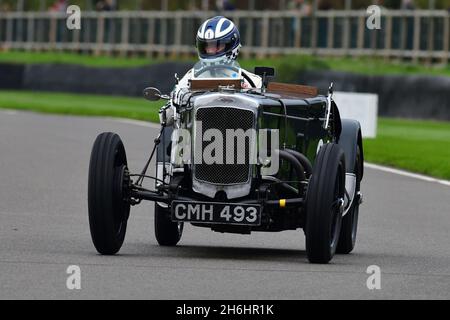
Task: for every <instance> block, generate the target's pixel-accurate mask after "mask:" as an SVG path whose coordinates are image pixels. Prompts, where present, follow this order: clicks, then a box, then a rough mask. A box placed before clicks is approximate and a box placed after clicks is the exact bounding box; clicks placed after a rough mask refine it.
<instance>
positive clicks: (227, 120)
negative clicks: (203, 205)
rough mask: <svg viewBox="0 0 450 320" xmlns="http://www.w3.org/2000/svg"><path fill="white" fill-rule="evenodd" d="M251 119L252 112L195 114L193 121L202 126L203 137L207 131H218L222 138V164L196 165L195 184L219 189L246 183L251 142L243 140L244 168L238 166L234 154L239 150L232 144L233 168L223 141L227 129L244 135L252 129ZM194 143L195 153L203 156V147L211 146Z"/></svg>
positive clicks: (208, 110) (205, 110)
mask: <svg viewBox="0 0 450 320" xmlns="http://www.w3.org/2000/svg"><path fill="white" fill-rule="evenodd" d="M254 118H255V117H254V113H253V112H252V111H250V110H243V109H238V108H233V107H209V108H200V109H198V110H197V113H196V117H195V120H196V121H201V122H202V136H203V135H204V133H205V132H206V131H207V130H209V129H217V130H219V131H220V132H221V133H222V136H223V138H224V146H223V156H224V158H223V159H224V160H223V164H210V165H208V164H205V163H203V164H195V165H194V174H195V178H196V179H197V180H200V181H204V182H208V183H212V184H218V185H231V184H243V183H246V182H248V181H249V175H250V163H249V162H250V161H249V159H250V148H251V146H250V139H246V140H245V150H246V152H245V164H237V163H238V161H237V155H236V150H238V148H237V143H236V142H234V143H235V147H234V149H235V152H234V154H233V156H234V161H233V163H234V164H227V163H226V155H227V144H226V143H225V140H226V139H225V137H226V130H227V129H232V130H237V129H242V130H244V132H246V131H247V130H249V129H252V128H254V126H255V123H254V122H255V120H254ZM195 143H196V144H195V152H197V153H198V152H202V154H203V151H204V149H205V147H206V146H208V145H209V144H210V143H211V142H210V141H206V142H204V141H198V142H197V141H195ZM198 143H201V145H202V146H201V148H199V147H198ZM253 143H255V142H253ZM199 156H200V155H199V154H197V155H196V157H197V159H200V157H199Z"/></svg>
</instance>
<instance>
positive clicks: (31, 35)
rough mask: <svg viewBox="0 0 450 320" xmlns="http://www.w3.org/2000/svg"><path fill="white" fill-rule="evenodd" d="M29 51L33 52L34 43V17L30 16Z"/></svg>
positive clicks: (28, 29) (28, 30)
mask: <svg viewBox="0 0 450 320" xmlns="http://www.w3.org/2000/svg"><path fill="white" fill-rule="evenodd" d="M26 41H27V45H28V46H27V49H28V50H31V49H32V48H33V43H34V17H33V16H32V15H31V14H30V15H29V16H28V28H27V40H26Z"/></svg>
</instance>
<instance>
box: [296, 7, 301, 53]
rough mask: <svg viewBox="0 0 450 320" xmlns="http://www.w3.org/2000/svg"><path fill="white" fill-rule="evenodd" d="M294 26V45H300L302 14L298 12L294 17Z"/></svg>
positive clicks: (298, 46)
mask: <svg viewBox="0 0 450 320" xmlns="http://www.w3.org/2000/svg"><path fill="white" fill-rule="evenodd" d="M295 23H296V28H295V47H296V48H301V47H302V16H301V14H300V12H299V13H298V15H297V17H296V22H295Z"/></svg>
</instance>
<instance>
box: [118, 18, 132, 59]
mask: <svg viewBox="0 0 450 320" xmlns="http://www.w3.org/2000/svg"><path fill="white" fill-rule="evenodd" d="M129 35H130V18H129V17H128V16H124V17H122V34H121V47H120V55H121V56H123V57H125V56H126V55H127V52H128V44H129Z"/></svg>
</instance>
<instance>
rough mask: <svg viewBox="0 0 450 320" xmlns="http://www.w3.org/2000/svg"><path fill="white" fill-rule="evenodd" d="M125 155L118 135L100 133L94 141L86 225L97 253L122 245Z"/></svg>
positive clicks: (110, 251)
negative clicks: (87, 221) (87, 222)
mask: <svg viewBox="0 0 450 320" xmlns="http://www.w3.org/2000/svg"><path fill="white" fill-rule="evenodd" d="M127 178H128V168H127V156H126V153H125V148H124V146H123V143H122V141H121V139H120V137H119V136H118V135H117V134H114V133H110V132H108V133H102V134H101V135H99V136H98V137H97V139H96V140H95V143H94V146H93V148H92V154H91V162H90V165H89V185H88V207H89V226H90V230H91V237H92V241H93V243H94V246H95V248H96V249H97V251H98V252H99V253H100V254H104V255H114V254H116V253H117V252H118V251H119V250H120V248H121V247H122V244H123V241H124V239H125V233H126V229H127V221H128V217H129V215H130V203H129V202H127V201H125V188H124V184H125V183H126V181H127Z"/></svg>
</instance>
